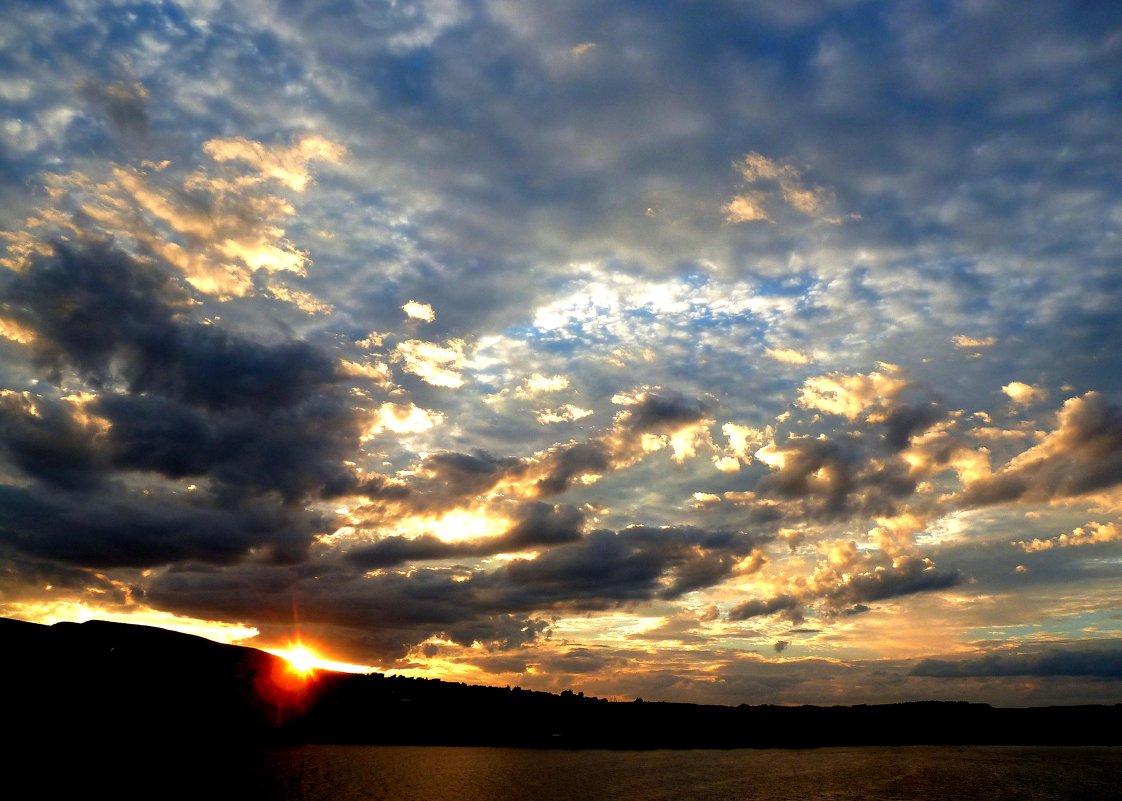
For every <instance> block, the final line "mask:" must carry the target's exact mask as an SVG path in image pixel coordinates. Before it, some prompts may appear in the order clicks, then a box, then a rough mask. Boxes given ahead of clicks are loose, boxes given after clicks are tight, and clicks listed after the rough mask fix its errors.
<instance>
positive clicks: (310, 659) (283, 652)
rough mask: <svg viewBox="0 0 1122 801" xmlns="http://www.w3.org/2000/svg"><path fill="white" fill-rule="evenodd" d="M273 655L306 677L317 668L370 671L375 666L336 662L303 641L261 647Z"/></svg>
mask: <svg viewBox="0 0 1122 801" xmlns="http://www.w3.org/2000/svg"><path fill="white" fill-rule="evenodd" d="M262 650H264V651H265V652H267V653H270V654H272V655H273V656H279V657H280V658H281V659H283V660H285V661H286V662H287V663H288V671H289V672H290V673H292V674H293V675H295V676H299V677H301V678H307V677H309V676H312V675H314V674H315V672H316V671H317V670H333V671H336V672H339V673H371V672H373V671H374V670H375V668H373V667H371V666H370V665H357V664H354V663H351V662H336V661H335V660H332V659H327V658H325V657H324V656H322V655H321V654H319V653H317V652H316V651H315V650H313V649H311V648H309V647H308V646H307V645H305V644H304V643H303V642H300V641H299V640H296V641H294V642H290V643H289V644H288V646H287V647H286V648H264V649H262Z"/></svg>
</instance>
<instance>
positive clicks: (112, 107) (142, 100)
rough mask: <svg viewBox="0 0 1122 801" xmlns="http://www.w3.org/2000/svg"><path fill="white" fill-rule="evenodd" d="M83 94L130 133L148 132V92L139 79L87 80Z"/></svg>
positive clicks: (113, 121) (111, 119) (120, 128)
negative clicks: (102, 81)
mask: <svg viewBox="0 0 1122 801" xmlns="http://www.w3.org/2000/svg"><path fill="white" fill-rule="evenodd" d="M79 92H80V94H81V95H82V97H83V98H85V99H86V100H87V101H88V102H90V103H92V104H93V105H94V106H96V107H97V108H99V109H100V110H101V111H102V112H104V113H105V115H106V116H107V117H108V118H109V121H110V122H111V123H112V124H113V126H114V127H115V128H116V129H117V130H118V131H119V132H121V133H122V134H125V135H126V136H146V135H147V134H148V123H149V119H148V92H147V90H146V89H145V88H144V87H143V86H142V85H141V84H140V83H139V82H137V81H113V82H112V83H99V82H97V81H94V80H87V81H85V82H84V83H83V84H82V86H81V88H80V90H79Z"/></svg>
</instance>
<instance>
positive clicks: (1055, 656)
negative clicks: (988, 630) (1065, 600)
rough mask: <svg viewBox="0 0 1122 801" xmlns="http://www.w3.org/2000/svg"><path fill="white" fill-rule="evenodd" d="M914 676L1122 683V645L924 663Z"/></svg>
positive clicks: (1109, 643) (1111, 642)
mask: <svg viewBox="0 0 1122 801" xmlns="http://www.w3.org/2000/svg"><path fill="white" fill-rule="evenodd" d="M911 675H913V676H932V677H936V678H952V679H954V678H966V677H971V676H1040V677H1046V676H1088V677H1094V678H1104V679H1122V643H1119V642H1118V641H1115V640H1108V641H1105V642H1092V643H1087V644H1086V645H1084V646H1079V647H1076V646H1071V647H1066V648H1049V649H1047V650H1045V651H1043V652H1040V653H1031V652H1030V653H1024V652H1020V653H992V654H987V655H985V656H980V657H973V658H968V659H958V660H945V659H925V660H923V661H922V662H920V663H919V664H917V665H916V666H915V667H914V668H912V671H911Z"/></svg>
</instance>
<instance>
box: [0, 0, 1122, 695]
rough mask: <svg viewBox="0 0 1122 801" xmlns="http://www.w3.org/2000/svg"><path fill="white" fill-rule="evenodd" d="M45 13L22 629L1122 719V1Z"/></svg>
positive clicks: (3, 345)
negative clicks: (1110, 713)
mask: <svg viewBox="0 0 1122 801" xmlns="http://www.w3.org/2000/svg"><path fill="white" fill-rule="evenodd" d="M4 19H5V24H4V25H3V28H2V30H0V110H2V114H0V232H2V233H0V246H2V250H0V614H2V615H5V616H10V617H16V618H21V619H25V620H33V621H40V622H47V623H50V622H56V621H60V620H86V619H91V618H105V619H113V620H125V621H130V622H136V623H145V624H150V625H159V626H167V627H170V628H176V629H179V630H184V631H191V632H193V633H200V634H203V635H205V636H208V637H212V638H215V639H219V640H223V641H227V642H240V643H243V644H247V645H254V646H258V647H273V648H280V647H284V645H285V644H286V643H288V642H290V641H292V640H293V638H295V637H297V636H299V638H300V639H301V640H302V641H303V642H304V643H306V644H309V645H310V646H311V647H313V648H314V649H315V650H317V651H318V652H319V653H321V654H323V656H324V657H325V658H328V659H331V660H335V661H337V662H342V663H348V664H353V665H359V666H367V667H370V668H374V669H377V670H382V671H390V672H395V673H400V674H404V675H412V676H429V677H436V678H445V679H451V680H456V681H466V682H476V683H484V684H492V685H499V686H503V685H510V686H522V687H526V688H534V689H543V690H553V691H558V690H564V689H573V690H579V691H583V692H585V693H586V694H590V695H598V696H601V697H610V698H618V699H631V698H634V697H643V698H644V699H648V700H655V699H662V700H676V701H696V702H706V703H724V704H740V703H749V704H758V703H779V704H794V703H818V704H835V703H874V702H895V701H907V700H919V699H952V700H970V701H979V702H987V703H992V704H995V705H1002V706H1026V705H1034V704H1053V703H1112V704H1113V703H1118V702H1122V315H1120V314H1119V309H1120V308H1122V258H1120V256H1122V241H1120V228H1122V182H1120V181H1119V178H1118V176H1119V175H1120V174H1122V138H1120V137H1119V134H1118V132H1119V130H1122V6H1119V5H1118V4H1115V3H1109V2H1078V1H1076V0H1072V1H1071V2H1062V1H1060V0H1047V1H1045V0H1029V1H1028V2H1024V0H1020V1H1018V2H1012V0H1010V2H1000V1H999V0H939V1H938V2H936V1H935V0H930V1H925V0H910V1H909V2H894V1H893V0H886V1H885V2H860V0H802V1H801V2H800V1H795V0H784V1H783V2H780V0H774V1H772V0H760V1H759V2H748V1H747V0H706V1H705V2H702V1H701V0H692V1H691V2H686V1H685V0H681V1H679V2H672V1H671V0H648V1H646V2H640V1H639V0H630V1H626V0H596V2H585V1H584V0H571V1H570V2H564V3H540V2H530V1H529V0H396V2H394V1H392V0H385V1H382V2H376V1H375V0H369V1H366V0H325V2H317V3H300V2H294V1H293V0H289V2H266V0H239V1H238V2H233V0H178V1H175V2H173V1H172V0H168V1H167V2H159V3H144V2H109V1H108V0H102V2H93V1H92V0H65V1H59V2H38V1H36V2H30V1H29V2H18V1H17V0H8V2H5V3H4Z"/></svg>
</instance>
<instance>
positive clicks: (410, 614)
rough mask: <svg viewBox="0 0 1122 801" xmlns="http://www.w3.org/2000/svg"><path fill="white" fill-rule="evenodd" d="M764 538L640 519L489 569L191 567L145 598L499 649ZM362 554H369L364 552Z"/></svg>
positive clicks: (270, 620)
mask: <svg viewBox="0 0 1122 801" xmlns="http://www.w3.org/2000/svg"><path fill="white" fill-rule="evenodd" d="M543 517H544V518H545V519H546V520H547V521H548V522H542V518H543ZM573 523H575V513H574V512H573V511H572V510H565V509H559V510H555V509H553V508H552V507H548V506H546V505H536V506H534V507H532V509H531V511H530V512H529V514H528V515H527V517H526V518H525V520H523V521H522V523H521V524H525V525H526V529H527V531H526V532H524V533H523V534H521V535H520V536H531V535H532V534H534V532H535V531H536V533H537V534H540V533H541V529H542V528H549V527H550V526H553V527H554V530H553V532H552V534H565V535H566V536H567V535H568V533H569V529H570V526H571V525H572V524H573ZM521 524H520V525H521ZM516 528H517V526H516ZM762 541H763V540H762V538H759V537H754V536H751V535H747V534H744V533H740V532H714V531H705V530H701V529H696V528H689V527H667V528H652V527H647V526H632V527H630V528H626V529H623V530H621V531H619V532H613V531H606V530H599V531H594V532H591V533H590V534H588V535H586V536H585V537H584V538H582V539H580V540H578V541H574V542H562V543H561V544H558V545H556V546H555V547H552V548H549V549H548V550H544V551H543V552H542V553H540V554H539V555H538V556H537V558H535V559H515V560H513V561H511V562H509V563H507V564H505V565H503V566H502V567H500V568H498V569H496V570H494V571H492V572H489V573H488V572H485V571H483V570H477V569H469V568H465V567H458V568H416V569H412V570H409V571H408V572H399V571H389V570H383V571H381V572H378V573H374V574H362V573H357V572H355V571H354V569H353V567H352V566H351V565H349V564H345V563H335V562H334V561H332V559H331V558H327V557H325V558H324V559H323V560H321V561H314V560H313V561H311V562H309V563H308V564H306V565H303V566H300V567H294V568H272V569H269V568H264V567H260V566H254V565H243V566H236V567H233V568H228V569H226V570H223V571H215V570H212V569H198V568H192V567H184V568H178V569H175V570H171V571H168V572H167V573H165V574H163V575H161V576H159V577H157V578H156V579H155V580H154V581H153V582H152V585H151V587H150V588H149V592H148V595H147V600H148V601H149V602H150V603H153V604H155V605H156V606H158V607H160V608H163V609H166V610H168V611H174V612H178V613H181V614H193V615H198V616H203V617H212V618H213V617H216V616H218V617H234V618H238V619H243V620H246V621H249V622H252V623H253V624H254V625H257V624H258V623H264V624H276V625H281V624H284V623H286V622H290V621H291V617H292V606H293V603H294V601H295V603H296V604H297V606H298V608H299V617H300V620H301V622H302V623H305V624H309V625H320V626H327V627H340V628H343V629H356V630H363V629H369V630H370V631H371V632H377V633H378V634H377V637H378V642H379V651H378V653H379V654H382V655H392V656H394V657H395V658H397V657H399V656H401V655H402V654H403V653H405V651H407V650H408V648H409V647H411V646H412V645H415V644H417V643H420V642H422V641H424V640H425V639H427V638H429V637H431V636H433V635H437V634H443V635H445V636H448V637H449V638H451V639H453V640H454V641H456V642H461V643H463V644H471V642H481V643H484V644H487V645H488V647H496V648H499V647H508V646H511V645H513V644H517V643H519V642H525V641H528V640H532V639H533V638H534V637H536V636H538V635H540V634H541V632H542V631H543V630H544V627H543V625H542V624H541V623H540V622H536V618H534V617H532V614H533V613H534V612H542V611H546V610H558V611H560V610H565V611H594V610H603V609H609V608H612V607H617V606H620V605H623V604H627V603H631V602H637V601H646V600H652V599H655V598H668V599H669V598H677V597H679V596H680V595H682V594H683V593H686V592H689V591H691V590H693V589H698V588H701V587H703V586H710V585H711V584H713V583H715V582H717V581H719V580H721V579H722V578H724V577H726V576H728V575H729V574H730V573H731V571H732V570H733V569H734V568H735V567H736V566H737V564H738V562H739V561H740V560H741V559H742V558H743V557H744V556H746V555H748V554H749V553H751V551H752V550H753V549H754V548H756V547H757V546H758V545H759V544H760V543H761V542H762ZM408 547H409V546H407V545H406V544H405V543H400V542H395V544H394V546H391V547H387V549H386V551H385V552H384V553H376V554H375V555H374V558H375V559H382V558H384V559H385V560H387V561H388V560H389V559H391V558H397V557H398V555H399V554H398V553H397V552H396V549H401V548H404V549H408ZM416 547H417V551H418V553H420V555H421V557H422V558H423V557H425V556H428V555H429V554H434V555H433V557H432V558H437V557H436V556H435V553H436V552H437V551H438V550H439V548H438V546H436V544H435V543H433V542H432V541H431V540H424V541H423V542H422V543H421V544H419V545H418V546H416ZM426 549H429V550H426ZM451 550H454V549H451ZM446 553H447V552H444V553H442V554H441V558H442V557H443V556H444V555H446ZM356 561H358V562H359V563H360V564H361V562H362V555H360V556H359V557H358V558H357V560H356Z"/></svg>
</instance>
